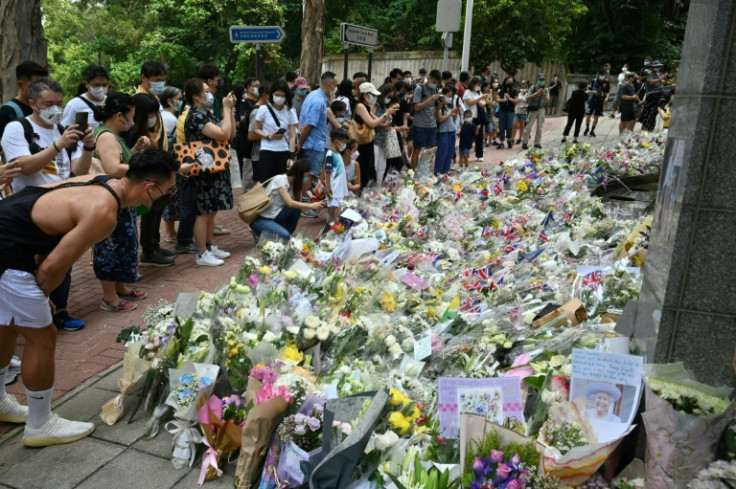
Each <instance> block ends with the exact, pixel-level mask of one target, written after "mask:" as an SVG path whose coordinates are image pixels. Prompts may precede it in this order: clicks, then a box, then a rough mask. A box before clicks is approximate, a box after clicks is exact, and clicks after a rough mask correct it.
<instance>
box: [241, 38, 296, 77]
mask: <svg viewBox="0 0 736 489" xmlns="http://www.w3.org/2000/svg"><path fill="white" fill-rule="evenodd" d="M285 37H286V34H284V30H283V29H282V28H281V27H279V26H277V25H266V26H250V25H233V26H230V42H233V43H240V42H249V43H253V44H255V45H256V78H258V79H259V80H260V79H261V44H263V43H280V42H281V41H283V40H284V38H285Z"/></svg>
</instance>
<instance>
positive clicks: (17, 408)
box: [0, 394, 28, 423]
mask: <svg viewBox="0 0 736 489" xmlns="http://www.w3.org/2000/svg"><path fill="white" fill-rule="evenodd" d="M27 419H28V406H21V405H20V404H18V400H17V399H16V398H15V396H14V395H12V394H5V396H4V397H3V398H2V399H0V421H5V422H6V423H25V422H26V420H27Z"/></svg>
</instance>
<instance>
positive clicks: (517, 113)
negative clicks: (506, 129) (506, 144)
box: [511, 80, 529, 144]
mask: <svg viewBox="0 0 736 489" xmlns="http://www.w3.org/2000/svg"><path fill="white" fill-rule="evenodd" d="M528 95H529V82H528V81H526V80H521V88H520V89H519V103H518V104H516V107H515V108H514V128H513V129H512V130H511V139H514V140H515V144H520V143H521V138H522V136H523V135H524V129H525V128H526V123H527V121H528V120H529V102H527V99H526V98H527V96H528Z"/></svg>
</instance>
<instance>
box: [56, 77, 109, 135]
mask: <svg viewBox="0 0 736 489" xmlns="http://www.w3.org/2000/svg"><path fill="white" fill-rule="evenodd" d="M82 79H83V80H84V85H83V86H84V90H85V91H84V92H83V93H81V94H79V95H78V96H76V97H74V98H72V99H71V100H70V101H69V102H68V103H67V104H66V107H64V115H63V116H62V117H61V125H62V126H70V125H72V124H74V123H75V121H76V117H77V112H86V113H87V125H88V126H89V127H91V128H92V129H94V128H95V127H97V125H98V124H99V122H97V119H95V113H96V112H99V110H100V105H102V103H103V102H104V101H105V97H106V96H107V86H108V84H109V82H110V75H109V74H108V72H107V70H106V69H105V68H104V67H102V66H100V65H88V66H87V67H86V68H85V69H84V71H83V72H82Z"/></svg>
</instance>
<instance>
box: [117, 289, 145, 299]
mask: <svg viewBox="0 0 736 489" xmlns="http://www.w3.org/2000/svg"><path fill="white" fill-rule="evenodd" d="M118 297H120V298H121V299H125V300H127V301H139V300H142V299H145V298H146V297H148V294H147V293H145V292H143V291H141V290H137V289H133V290H131V291H130V293H129V294H118Z"/></svg>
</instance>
